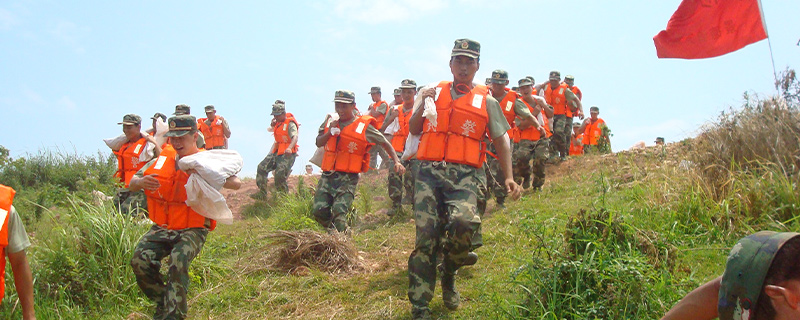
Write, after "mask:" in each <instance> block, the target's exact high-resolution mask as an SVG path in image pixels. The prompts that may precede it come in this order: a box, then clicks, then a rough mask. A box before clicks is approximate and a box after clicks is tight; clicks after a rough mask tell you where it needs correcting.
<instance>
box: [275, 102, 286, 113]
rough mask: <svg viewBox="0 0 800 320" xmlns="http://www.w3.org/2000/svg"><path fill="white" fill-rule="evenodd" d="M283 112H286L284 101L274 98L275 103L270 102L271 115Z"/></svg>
mask: <svg viewBox="0 0 800 320" xmlns="http://www.w3.org/2000/svg"><path fill="white" fill-rule="evenodd" d="M284 113H286V102H284V101H283V100H275V103H273V104H272V115H273V116H276V115H279V114H284Z"/></svg>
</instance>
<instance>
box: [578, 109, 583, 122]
mask: <svg viewBox="0 0 800 320" xmlns="http://www.w3.org/2000/svg"><path fill="white" fill-rule="evenodd" d="M583 117H584V115H583V111H580V110H578V119H581V120H583Z"/></svg>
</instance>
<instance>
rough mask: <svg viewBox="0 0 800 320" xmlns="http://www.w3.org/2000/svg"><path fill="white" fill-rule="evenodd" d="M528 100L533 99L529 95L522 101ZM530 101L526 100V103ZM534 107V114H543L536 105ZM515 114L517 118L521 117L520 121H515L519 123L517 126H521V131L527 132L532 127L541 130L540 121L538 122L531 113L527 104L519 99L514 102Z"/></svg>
mask: <svg viewBox="0 0 800 320" xmlns="http://www.w3.org/2000/svg"><path fill="white" fill-rule="evenodd" d="M526 98H531V95H527V96H523V97H522V99H526ZM528 100H529V99H526V101H528ZM529 103H530V102H529ZM532 105H533V106H534V107H533V108H534V110H533V112H534V113H538V112H541V111H540V110H538V109H537V108H538V107H536V104H535V103H534V104H532ZM514 113H516V114H517V117H519V121H517V120H515V121H517V124H518V125H519V128H520V129H522V130H525V129H527V128H529V127H530V126H533V127H534V128H539V126H540V124H539V120H537V119H536V117H534V116H533V113H531V111H530V110H528V106H526V105H525V103H523V102H522V101H520V100H519V99H517V101H514Z"/></svg>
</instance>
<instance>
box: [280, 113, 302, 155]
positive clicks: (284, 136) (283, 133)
mask: <svg viewBox="0 0 800 320" xmlns="http://www.w3.org/2000/svg"><path fill="white" fill-rule="evenodd" d="M290 122H293V123H294V125H295V126H297V127H298V128H300V124H299V123H297V120H296V119H295V118H294V115H292V114H291V113H287V114H286V120H284V121H283V122H281V123H276V124H275V130H274V131H273V134H274V135H275V143H276V144H277V148H278V150H277V153H278V155H282V154H284V153H285V152H286V148H287V147H289V144H290V143H291V142H292V138H290V137H289V123H290ZM297 149H298V146H297V143H295V144H294V148H292V152H291V153H297Z"/></svg>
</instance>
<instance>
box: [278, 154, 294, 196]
mask: <svg viewBox="0 0 800 320" xmlns="http://www.w3.org/2000/svg"><path fill="white" fill-rule="evenodd" d="M296 158H297V154H296V153H284V154H282V155H279V156H275V189H276V190H277V191H278V192H283V193H286V192H289V182H288V180H289V174H290V173H292V166H293V165H294V160H295V159H296Z"/></svg>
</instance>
